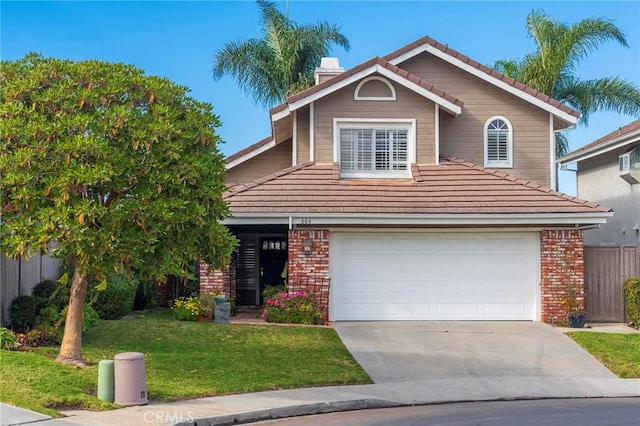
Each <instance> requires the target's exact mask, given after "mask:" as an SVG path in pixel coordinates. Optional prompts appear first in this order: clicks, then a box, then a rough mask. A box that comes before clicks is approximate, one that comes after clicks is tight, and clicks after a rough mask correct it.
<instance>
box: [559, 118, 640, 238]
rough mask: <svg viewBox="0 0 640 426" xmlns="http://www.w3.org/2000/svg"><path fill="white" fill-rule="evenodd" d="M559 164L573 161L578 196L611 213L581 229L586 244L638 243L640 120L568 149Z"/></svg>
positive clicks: (639, 220)
mask: <svg viewBox="0 0 640 426" xmlns="http://www.w3.org/2000/svg"><path fill="white" fill-rule="evenodd" d="M559 163H560V165H561V166H566V165H568V164H571V163H577V166H578V167H577V168H578V170H577V188H578V197H580V198H585V199H588V200H591V201H596V202H598V203H602V204H604V205H606V206H608V207H611V208H612V209H613V211H614V212H615V215H614V216H613V218H611V219H609V220H608V221H607V223H606V224H603V225H601V226H600V227H599V228H598V229H594V230H591V231H588V232H585V235H584V243H585V245H587V246H623V245H633V246H640V120H637V121H634V122H633V123H630V124H627V125H626V126H624V127H621V128H619V129H618V130H615V131H613V132H611V133H609V134H608V135H606V136H603V137H601V138H600V139H598V140H596V141H594V142H592V143H590V144H588V145H585V146H583V147H582V148H579V149H576V150H575V151H573V152H570V153H569V154H567V155H566V156H564V157H563V158H561V159H560V160H559Z"/></svg>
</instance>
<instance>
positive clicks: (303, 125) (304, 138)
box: [296, 107, 310, 164]
mask: <svg viewBox="0 0 640 426" xmlns="http://www.w3.org/2000/svg"><path fill="white" fill-rule="evenodd" d="M296 115H297V117H298V134H297V139H298V144H297V153H296V154H297V156H296V158H297V160H298V164H300V163H306V162H307V161H309V159H310V157H309V107H306V108H303V109H301V110H300V111H297V113H296Z"/></svg>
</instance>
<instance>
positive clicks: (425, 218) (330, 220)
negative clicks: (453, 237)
mask: <svg viewBox="0 0 640 426" xmlns="http://www.w3.org/2000/svg"><path fill="white" fill-rule="evenodd" d="M612 216H613V212H593V213H540V214H535V213H528V214H526V213H522V214H431V215H423V214H375V213H370V214H366V213H353V214H349V213H337V214H322V213H291V214H286V213H236V214H234V216H233V217H230V218H226V219H224V220H223V222H222V223H223V224H224V225H249V224H259V223H265V222H268V223H292V224H294V225H306V226H309V225H313V226H317V225H324V226H329V225H354V226H366V225H389V226H397V225H405V226H412V225H432V226H451V225H453V226H485V225H486V226H491V225H538V226H539V225H550V226H555V225H571V226H576V225H580V226H583V225H585V224H589V225H595V224H604V223H606V221H607V219H608V218H610V217H612Z"/></svg>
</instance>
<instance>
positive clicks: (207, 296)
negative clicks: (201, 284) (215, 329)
mask: <svg viewBox="0 0 640 426" xmlns="http://www.w3.org/2000/svg"><path fill="white" fill-rule="evenodd" d="M215 307H216V296H215V295H214V294H213V293H201V294H200V296H199V297H198V321H206V322H208V321H211V320H212V319H213V311H214V310H215Z"/></svg>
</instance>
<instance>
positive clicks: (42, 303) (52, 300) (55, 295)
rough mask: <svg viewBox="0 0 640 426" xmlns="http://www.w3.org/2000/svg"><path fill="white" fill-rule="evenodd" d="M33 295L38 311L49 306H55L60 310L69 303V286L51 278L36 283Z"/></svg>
mask: <svg viewBox="0 0 640 426" xmlns="http://www.w3.org/2000/svg"><path fill="white" fill-rule="evenodd" d="M31 295H32V296H33V297H34V299H35V303H36V313H39V312H40V310H41V309H42V308H46V307H47V306H55V308H56V310H57V311H58V312H60V311H61V310H63V309H64V307H65V306H67V305H68V304H69V287H68V286H66V285H63V284H59V283H57V282H55V281H51V280H44V281H41V282H39V283H38V284H36V286H35V287H34V288H33V291H32V292H31Z"/></svg>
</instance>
